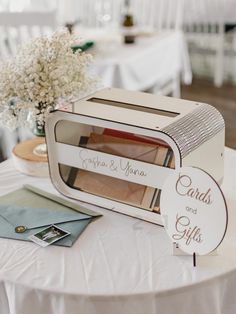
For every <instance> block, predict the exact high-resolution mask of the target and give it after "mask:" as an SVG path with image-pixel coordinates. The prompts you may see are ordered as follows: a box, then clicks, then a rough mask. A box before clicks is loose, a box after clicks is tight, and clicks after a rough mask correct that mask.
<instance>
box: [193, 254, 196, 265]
mask: <svg viewBox="0 0 236 314" xmlns="http://www.w3.org/2000/svg"><path fill="white" fill-rule="evenodd" d="M193 267H196V253H195V252H194V253H193Z"/></svg>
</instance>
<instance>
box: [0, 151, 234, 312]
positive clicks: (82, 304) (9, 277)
mask: <svg viewBox="0 0 236 314" xmlns="http://www.w3.org/2000/svg"><path fill="white" fill-rule="evenodd" d="M206 158H207V156H206ZM235 178H236V151H234V150H231V149H228V148H227V149H226V150H225V179H224V183H223V190H224V193H225V196H226V199H227V202H228V207H229V228H228V231H227V234H226V238H225V239H224V241H223V243H222V245H221V246H220V247H219V250H218V255H217V256H203V257H199V258H198V259H197V267H196V268H193V266H192V258H191V257H189V256H172V255H171V244H170V240H169V238H168V236H167V234H166V233H165V230H164V229H163V228H162V227H159V226H156V225H154V224H151V223H147V222H144V221H140V220H137V219H134V218H131V217H127V216H124V215H121V214H118V213H113V212H111V211H108V210H105V209H102V208H95V207H94V206H92V205H88V206H89V207H91V208H93V209H96V210H97V211H98V212H101V213H102V214H103V217H102V218H100V219H98V220H97V221H95V222H93V223H91V224H90V225H89V226H88V228H87V229H86V230H85V232H84V233H83V234H82V235H81V237H80V238H79V239H78V240H77V242H76V243H75V244H74V246H73V247H72V248H62V247H56V246H50V247H48V248H41V247H38V246H37V245H36V244H34V243H30V242H21V241H16V240H9V239H0V248H1V249H0V309H1V313H4V314H16V313H17V314H23V313H24V314H31V313H32V312H33V313H34V314H41V313H44V314H49V313H50V314H51V313H53V314H64V313H68V314H76V313H83V314H86V313H89V314H95V313H99V314H108V313H109V314H110V313H112V314H118V313H120V314H127V313H130V314H133V313H135V314H143V313H146V314H154V313H155V314H159V313H161V314H163V313H181V314H185V313H186V314H189V313H193V314H197V313H201V314H209V313H214V314H216V313H217V314H218V313H223V314H232V313H235V311H236V298H235V288H236V253H235V249H236V214H235V209H236V193H235ZM25 183H31V184H34V185H37V186H38V187H41V188H43V189H46V190H48V191H52V192H53V191H54V189H53V187H52V185H51V183H50V182H49V179H39V178H35V177H27V176H25V175H23V174H20V173H18V172H17V171H16V170H15V169H14V167H13V165H12V161H11V160H8V161H6V162H3V163H2V164H0V194H1V195H3V194H5V193H7V192H9V191H12V190H14V189H17V188H20V187H21V186H22V184H25ZM19 221H20V217H19Z"/></svg>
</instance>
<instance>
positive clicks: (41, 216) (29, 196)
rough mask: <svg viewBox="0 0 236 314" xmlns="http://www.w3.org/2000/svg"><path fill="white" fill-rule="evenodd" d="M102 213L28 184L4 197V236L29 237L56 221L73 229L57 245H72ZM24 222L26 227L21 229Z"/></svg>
mask: <svg viewBox="0 0 236 314" xmlns="http://www.w3.org/2000/svg"><path fill="white" fill-rule="evenodd" d="M99 216H101V215H100V214H97V213H95V212H94V211H92V210H89V209H86V208H84V207H81V206H79V205H78V204H76V203H73V202H71V201H68V200H65V199H63V198H61V197H58V196H56V195H53V194H50V193H47V192H45V191H42V190H40V189H38V188H35V187H32V186H29V185H26V186H24V187H23V188H22V189H19V190H16V191H14V192H11V193H9V194H6V195H4V196H2V197H0V237H3V238H10V239H18V240H26V241H29V239H28V237H29V236H30V235H32V234H35V233H37V232H40V231H41V230H43V229H44V228H45V227H47V226H50V225H52V224H54V225H57V226H58V227H60V228H62V229H63V230H65V231H67V232H69V233H70V235H69V236H67V237H65V238H63V239H61V240H59V241H57V242H55V245H62V246H69V247H70V246H72V245H73V243H74V242H75V241H76V239H77V238H78V237H79V235H80V234H81V233H82V232H83V230H84V229H85V228H86V227H87V225H88V224H89V223H90V222H91V221H92V220H93V219H94V218H96V217H99ZM18 226H23V227H25V228H26V231H25V232H23V233H17V232H16V231H15V228H16V227H18Z"/></svg>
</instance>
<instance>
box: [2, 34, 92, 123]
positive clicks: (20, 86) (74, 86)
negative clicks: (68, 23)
mask: <svg viewBox="0 0 236 314" xmlns="http://www.w3.org/2000/svg"><path fill="white" fill-rule="evenodd" d="M75 43H76V44H77V43H78V39H77V38H75V37H74V36H72V35H70V34H69V32H67V31H57V32H55V33H54V34H53V35H52V36H51V37H40V38H36V39H33V40H32V41H31V42H29V43H28V44H26V45H25V46H23V47H22V48H21V49H20V50H19V52H18V54H17V56H16V57H15V58H14V59H13V60H11V61H9V62H7V63H3V64H2V65H0V123H1V125H3V126H7V127H9V128H10V129H15V128H17V127H20V126H24V127H25V126H27V127H31V128H32V126H33V124H34V123H35V122H36V121H37V124H38V126H39V128H40V127H41V128H42V129H43V127H44V123H45V117H46V115H47V114H48V113H49V112H50V110H51V109H53V108H55V106H56V104H57V103H58V101H59V100H60V99H62V98H64V99H65V98H72V97H79V96H80V95H83V94H84V93H85V92H86V91H89V90H91V86H93V85H94V82H95V81H94V80H92V79H91V78H90V77H89V76H88V74H87V65H88V64H89V63H90V60H91V56H90V55H89V54H85V53H82V52H81V51H80V50H77V51H76V52H73V51H72V48H71V47H72V46H73V45H75Z"/></svg>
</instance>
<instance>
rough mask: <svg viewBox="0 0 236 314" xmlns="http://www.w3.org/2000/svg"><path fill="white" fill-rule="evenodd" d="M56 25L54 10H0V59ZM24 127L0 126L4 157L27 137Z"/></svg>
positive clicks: (49, 31)
mask: <svg viewBox="0 0 236 314" xmlns="http://www.w3.org/2000/svg"><path fill="white" fill-rule="evenodd" d="M56 25H57V21H56V11H51V12H0V61H5V60H7V59H9V58H11V57H14V55H15V54H16V53H17V50H18V47H19V46H20V45H21V44H23V43H25V42H27V41H28V40H29V39H30V38H33V37H37V36H39V35H42V34H49V33H51V32H52V31H53V30H54V29H55V28H56ZM30 136H32V135H31V133H30V132H29V131H28V130H26V129H20V130H17V131H16V132H10V131H9V130H7V129H5V128H0V150H1V155H2V157H3V158H4V159H6V158H9V157H10V156H11V150H12V148H13V147H14V145H15V144H16V143H17V142H18V141H21V140H24V139H28V138H29V137H30Z"/></svg>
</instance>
